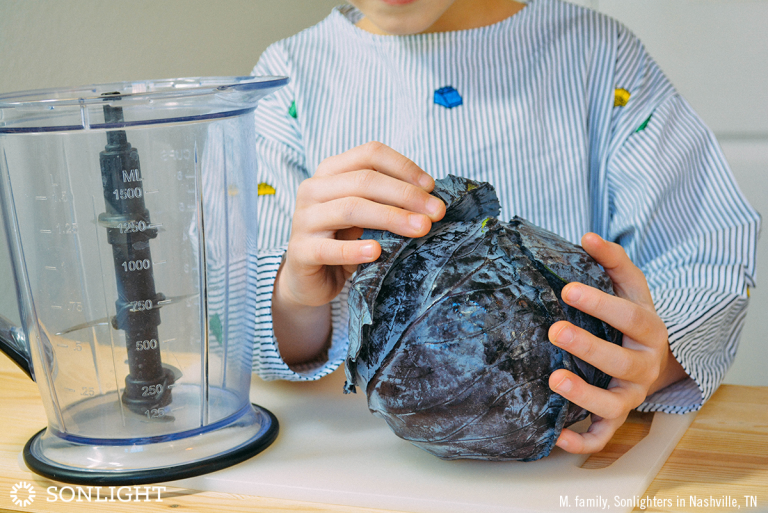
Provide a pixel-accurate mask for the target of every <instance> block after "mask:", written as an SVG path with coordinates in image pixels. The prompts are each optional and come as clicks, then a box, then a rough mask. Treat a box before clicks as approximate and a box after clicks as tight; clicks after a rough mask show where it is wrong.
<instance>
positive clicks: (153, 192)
mask: <svg viewBox="0 0 768 513" xmlns="http://www.w3.org/2000/svg"><path fill="white" fill-rule="evenodd" d="M158 192H160V190H159V189H155V190H154V191H144V196H146V195H147V194H157V193H158Z"/></svg>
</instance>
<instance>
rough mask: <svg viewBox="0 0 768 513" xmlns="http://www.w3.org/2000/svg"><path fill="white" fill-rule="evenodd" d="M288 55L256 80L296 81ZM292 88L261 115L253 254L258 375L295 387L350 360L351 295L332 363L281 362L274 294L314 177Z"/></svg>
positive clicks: (335, 312) (337, 319)
mask: <svg viewBox="0 0 768 513" xmlns="http://www.w3.org/2000/svg"><path fill="white" fill-rule="evenodd" d="M290 71H291V70H290V61H289V59H288V57H287V52H285V51H284V49H283V48H282V47H281V46H280V44H279V43H276V44H274V45H272V46H271V47H269V48H268V49H267V50H266V51H265V52H264V54H263V55H262V57H261V58H260V59H259V62H258V63H257V64H256V66H255V67H254V69H253V72H252V75H254V76H266V75H271V76H289V77H290V76H292V74H291V72H290ZM295 94H296V93H295V90H294V88H293V86H292V84H291V83H290V82H289V84H288V85H286V86H285V87H283V88H281V89H279V90H278V91H276V92H275V93H273V94H271V95H269V96H267V97H265V98H264V99H263V100H261V101H260V102H259V104H258V107H257V109H256V112H255V114H256V116H255V117H256V139H257V142H256V144H257V148H256V153H257V156H258V172H257V177H256V180H257V181H258V184H259V186H258V195H259V197H258V223H259V236H258V247H257V248H255V249H253V250H251V251H250V253H251V256H250V257H249V265H250V266H252V269H251V272H252V273H255V275H256V280H257V294H256V295H257V301H256V314H255V315H256V322H255V335H254V338H255V341H254V354H253V370H254V372H256V373H257V374H258V375H259V376H260V377H261V378H262V379H266V380H273V379H286V380H293V381H302V380H314V379H319V378H321V377H322V376H325V375H327V374H329V373H331V372H332V371H333V370H335V369H336V368H337V367H338V366H339V365H340V364H341V362H342V361H343V359H344V357H345V355H346V346H347V330H348V328H347V319H348V314H347V301H346V298H347V289H346V287H345V289H344V290H343V291H342V292H341V293H340V294H339V295H338V296H337V297H336V298H335V299H334V300H333V301H332V303H331V325H332V338H331V347H330V349H329V351H328V355H327V358H323V359H321V360H320V361H317V362H311V363H308V364H305V365H303V366H302V367H301V368H290V367H288V365H287V364H286V363H285V362H284V361H283V359H282V357H281V356H280V350H279V347H278V343H277V340H276V339H275V336H274V332H273V329H272V315H271V304H272V291H273V289H274V283H275V277H276V276H277V271H278V269H279V268H280V263H281V261H282V258H283V255H284V253H285V251H286V249H287V247H288V240H289V236H290V233H291V219H292V218H293V212H294V208H295V200H296V193H297V191H298V187H299V184H300V183H301V182H302V180H304V179H306V178H308V177H309V176H310V175H311V172H310V171H309V170H308V169H307V168H306V159H305V155H304V149H303V143H302V136H301V126H302V124H301V121H300V119H301V113H300V112H297V111H296V101H295V100H296V98H295Z"/></svg>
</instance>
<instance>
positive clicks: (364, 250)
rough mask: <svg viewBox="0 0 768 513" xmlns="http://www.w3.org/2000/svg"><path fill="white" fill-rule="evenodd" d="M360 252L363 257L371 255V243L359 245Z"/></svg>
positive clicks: (370, 256)
mask: <svg viewBox="0 0 768 513" xmlns="http://www.w3.org/2000/svg"><path fill="white" fill-rule="evenodd" d="M360 254H361V255H363V256H364V257H365V258H372V257H373V244H366V245H364V246H361V247H360Z"/></svg>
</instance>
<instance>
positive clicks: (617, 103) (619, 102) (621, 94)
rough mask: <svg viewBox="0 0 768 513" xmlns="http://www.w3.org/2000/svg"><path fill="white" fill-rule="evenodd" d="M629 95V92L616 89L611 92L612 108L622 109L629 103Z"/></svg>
mask: <svg viewBox="0 0 768 513" xmlns="http://www.w3.org/2000/svg"><path fill="white" fill-rule="evenodd" d="M630 96H631V95H630V94H629V91H627V90H626V89H621V88H619V89H616V90H615V91H614V92H613V106H614V107H623V106H625V105H626V104H627V102H628V101H629V97H630Z"/></svg>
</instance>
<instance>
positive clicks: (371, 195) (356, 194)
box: [272, 142, 445, 362]
mask: <svg viewBox="0 0 768 513" xmlns="http://www.w3.org/2000/svg"><path fill="white" fill-rule="evenodd" d="M434 185H435V182H434V180H433V179H432V177H431V176H429V175H428V174H427V173H425V172H424V171H423V170H422V169H421V168H419V167H418V166H417V165H416V164H414V163H413V162H412V161H411V160H409V159H408V158H406V157H404V156H403V155H401V154H400V153H398V152H396V151H395V150H393V149H392V148H389V147H388V146H385V145H384V144H381V143H376V142H370V143H367V144H364V145H362V146H358V147H356V148H353V149H351V150H349V151H346V152H344V153H342V154H340V155H336V156H334V157H330V158H328V159H326V160H324V161H323V162H322V163H321V164H320V165H319V166H318V167H317V171H316V172H315V175H314V176H312V177H311V178H308V179H306V180H304V181H303V182H302V183H301V185H300V186H299V190H298V193H297V196H296V210H295V212H294V215H293V223H292V227H291V237H290V240H289V243H288V250H287V251H286V254H285V260H284V262H283V264H282V266H281V268H280V271H279V274H278V278H277V280H276V282H275V289H274V292H273V296H272V297H273V299H272V310H273V312H272V313H273V323H274V325H275V335H276V337H277V339H278V344H279V346H280V348H281V354H282V356H283V359H284V360H285V361H286V362H288V361H289V360H294V361H301V360H302V357H301V356H299V357H298V358H296V359H294V358H293V357H292V356H291V357H290V358H287V354H286V351H292V350H293V349H292V348H289V347H288V345H291V346H293V345H295V344H294V342H293V341H291V340H289V339H292V338H299V339H301V338H303V339H304V340H297V341H296V343H298V344H302V345H306V344H307V343H308V341H307V340H306V337H307V336H312V337H313V338H314V336H316V334H317V333H319V332H321V331H323V330H322V329H320V326H317V325H316V322H317V321H318V320H319V319H321V318H327V319H328V321H327V322H328V323H329V322H330V318H329V317H327V315H329V314H326V313H325V312H326V311H328V310H327V308H326V309H325V310H323V313H322V314H321V313H320V312H319V311H317V308H318V307H323V306H325V305H327V304H328V303H329V302H330V301H331V300H332V299H333V298H334V297H336V295H338V293H339V292H341V289H342V288H343V286H344V283H345V282H346V280H347V279H348V278H349V277H350V276H351V275H352V273H354V272H355V270H356V269H357V265H358V264H362V263H365V262H372V261H374V260H376V259H377V258H378V257H379V254H380V253H381V246H379V244H378V243H377V242H375V241H372V240H357V239H358V237H360V235H361V234H362V232H363V229H364V228H372V229H377V230H388V231H390V232H393V233H397V234H399V235H403V236H406V237H422V236H424V235H426V234H427V232H429V229H430V228H431V226H432V222H434V221H438V220H440V219H441V218H442V217H443V215H445V205H444V204H443V202H442V201H440V200H439V199H437V198H435V197H434V196H431V195H430V194H429V192H430V191H431V190H432V189H433V188H434ZM313 310H314V313H312V312H313ZM328 312H329V311H328ZM297 322H298V323H300V324H302V323H304V322H305V323H306V326H304V328H305V329H302V326H301V325H297V324H296V323H297ZM285 323H289V324H290V330H287V329H281V328H280V327H279V325H285ZM313 324H315V325H314V326H313ZM297 328H298V330H297ZM328 330H330V324H328V326H327V330H326V331H328ZM297 331H299V332H304V334H303V335H300V336H297V335H298V333H297ZM281 334H282V337H281ZM325 336H326V339H327V336H328V335H327V334H326V335H325ZM324 342H325V339H323V343H324ZM312 345H313V344H309V346H312ZM309 346H308V347H307V349H310V348H309ZM308 352H310V353H311V352H312V351H308ZM302 353H303V351H302Z"/></svg>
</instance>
